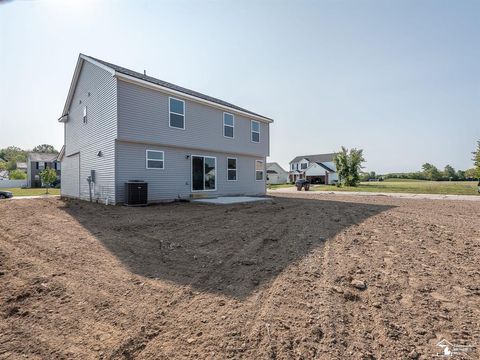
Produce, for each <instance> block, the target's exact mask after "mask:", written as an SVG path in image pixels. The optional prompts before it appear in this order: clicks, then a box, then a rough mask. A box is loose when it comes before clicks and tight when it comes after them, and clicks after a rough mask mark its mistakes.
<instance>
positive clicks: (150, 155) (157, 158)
mask: <svg viewBox="0 0 480 360" xmlns="http://www.w3.org/2000/svg"><path fill="white" fill-rule="evenodd" d="M146 166H147V169H163V168H164V157H163V151H158V150H147V156H146Z"/></svg>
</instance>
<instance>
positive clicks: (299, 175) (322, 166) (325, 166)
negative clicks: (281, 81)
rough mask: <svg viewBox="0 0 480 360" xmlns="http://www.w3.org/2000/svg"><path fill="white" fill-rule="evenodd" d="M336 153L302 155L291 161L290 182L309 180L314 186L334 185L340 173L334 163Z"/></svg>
mask: <svg viewBox="0 0 480 360" xmlns="http://www.w3.org/2000/svg"><path fill="white" fill-rule="evenodd" d="M335 155H336V154H335V153H330V154H317V155H301V156H297V157H295V158H294V159H293V160H292V161H290V175H289V178H290V181H291V182H295V181H297V180H298V179H307V180H309V181H310V182H312V183H314V184H334V183H336V182H338V173H337V169H336V167H335V163H334V161H333V159H334V157H335Z"/></svg>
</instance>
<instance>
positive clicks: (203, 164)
mask: <svg viewBox="0 0 480 360" xmlns="http://www.w3.org/2000/svg"><path fill="white" fill-rule="evenodd" d="M216 174H217V159H216V158H214V157H210V156H197V155H192V191H214V190H216V189H217V184H216Z"/></svg>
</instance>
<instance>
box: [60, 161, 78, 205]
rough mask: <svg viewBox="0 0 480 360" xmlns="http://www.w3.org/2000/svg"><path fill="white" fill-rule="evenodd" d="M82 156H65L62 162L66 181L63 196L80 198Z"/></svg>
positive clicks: (62, 188)
mask: <svg viewBox="0 0 480 360" xmlns="http://www.w3.org/2000/svg"><path fill="white" fill-rule="evenodd" d="M79 166H80V154H74V155H70V156H65V157H64V158H63V161H62V173H63V177H64V179H66V180H64V181H62V187H61V190H60V193H61V194H62V196H67V197H73V198H77V197H79V196H80V193H79V191H80V168H79Z"/></svg>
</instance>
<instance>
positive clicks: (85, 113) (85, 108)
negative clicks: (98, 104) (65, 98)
mask: <svg viewBox="0 0 480 360" xmlns="http://www.w3.org/2000/svg"><path fill="white" fill-rule="evenodd" d="M82 120H83V124H85V125H86V124H87V122H88V110H87V106H86V105H85V106H84V107H83V117H82Z"/></svg>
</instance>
